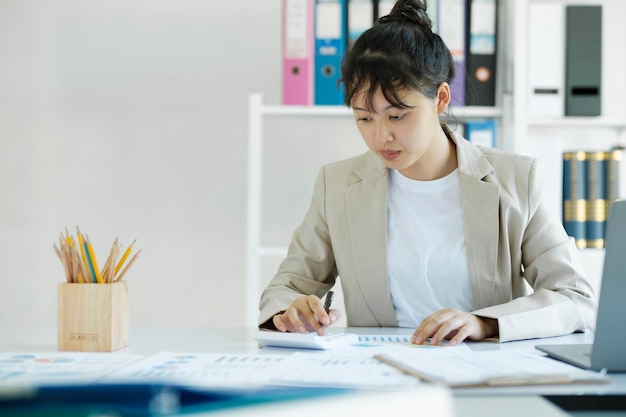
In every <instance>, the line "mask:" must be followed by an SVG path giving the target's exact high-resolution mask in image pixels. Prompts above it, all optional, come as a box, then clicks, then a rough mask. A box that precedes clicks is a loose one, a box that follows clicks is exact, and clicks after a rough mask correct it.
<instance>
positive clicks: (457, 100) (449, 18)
mask: <svg viewBox="0 0 626 417" xmlns="http://www.w3.org/2000/svg"><path fill="white" fill-rule="evenodd" d="M437 15H438V23H437V33H438V34H439V36H440V37H441V39H443V41H444V42H445V44H446V46H447V47H448V49H450V53H451V54H452V58H453V59H454V67H455V72H456V74H455V76H454V78H453V79H452V81H451V82H450V93H451V95H452V97H451V101H450V105H451V106H452V107H460V106H464V105H465V96H466V89H465V88H466V83H467V81H466V80H467V72H466V69H465V43H466V42H465V32H466V31H465V21H466V19H465V0H439V3H438V12H437Z"/></svg>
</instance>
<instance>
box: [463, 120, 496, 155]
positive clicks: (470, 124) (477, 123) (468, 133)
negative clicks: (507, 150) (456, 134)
mask: <svg viewBox="0 0 626 417" xmlns="http://www.w3.org/2000/svg"><path fill="white" fill-rule="evenodd" d="M496 132H497V124H496V121H495V119H480V120H479V119H475V120H468V121H466V122H465V137H466V138H467V140H469V141H470V142H472V143H474V144H476V145H480V146H486V147H489V148H495V147H496V144H497V141H496V138H497V133H496Z"/></svg>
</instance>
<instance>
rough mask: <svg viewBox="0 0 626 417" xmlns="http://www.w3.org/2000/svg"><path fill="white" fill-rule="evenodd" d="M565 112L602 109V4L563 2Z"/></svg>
mask: <svg viewBox="0 0 626 417" xmlns="http://www.w3.org/2000/svg"><path fill="white" fill-rule="evenodd" d="M566 45H567V46H566V64H565V73H566V75H565V86H566V93H565V115H566V116H599V115H600V114H601V113H602V100H601V98H602V6H566Z"/></svg>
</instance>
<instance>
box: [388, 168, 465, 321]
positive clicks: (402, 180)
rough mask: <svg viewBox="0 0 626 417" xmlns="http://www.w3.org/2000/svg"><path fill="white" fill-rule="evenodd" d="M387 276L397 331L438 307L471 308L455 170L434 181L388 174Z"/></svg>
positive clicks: (459, 195) (458, 185)
mask: <svg viewBox="0 0 626 417" xmlns="http://www.w3.org/2000/svg"><path fill="white" fill-rule="evenodd" d="M387 272H388V274H389V286H390V290H391V298H392V301H393V306H394V309H395V312H396V317H397V318H398V326H400V327H412V328H416V327H417V326H418V325H419V324H420V322H421V321H422V320H423V319H424V318H425V317H426V316H428V315H430V314H432V313H434V312H436V311H437V310H440V309H442V308H457V309H459V310H462V311H471V310H472V291H471V284H470V277H469V270H468V266H467V253H466V250H465V234H464V232H463V214H462V211H461V187H460V184H459V173H458V169H456V170H454V171H453V172H452V173H451V174H449V175H447V176H446V177H444V178H440V179H437V180H433V181H416V180H412V179H410V178H407V177H405V176H403V175H402V174H401V173H399V172H398V171H397V170H390V171H389V188H388V199H387Z"/></svg>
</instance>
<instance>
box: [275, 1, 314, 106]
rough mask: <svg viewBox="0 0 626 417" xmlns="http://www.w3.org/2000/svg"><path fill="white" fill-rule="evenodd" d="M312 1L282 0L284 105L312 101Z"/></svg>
mask: <svg viewBox="0 0 626 417" xmlns="http://www.w3.org/2000/svg"><path fill="white" fill-rule="evenodd" d="M314 3H315V1H314V0H283V35H282V36H283V39H282V40H283V104H285V105H312V104H313V102H314V89H313V88H314V85H313V80H314V75H315V74H314V72H313V71H314V68H313V65H314V55H313V53H314V36H315V33H314V28H313V15H314Z"/></svg>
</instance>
